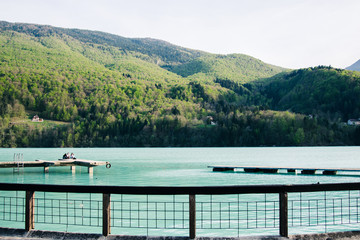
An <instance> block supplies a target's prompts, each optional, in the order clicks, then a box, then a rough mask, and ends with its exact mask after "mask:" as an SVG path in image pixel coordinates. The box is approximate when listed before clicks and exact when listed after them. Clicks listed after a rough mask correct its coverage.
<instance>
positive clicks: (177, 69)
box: [0, 21, 286, 82]
mask: <svg viewBox="0 0 360 240" xmlns="http://www.w3.org/2000/svg"><path fill="white" fill-rule="evenodd" d="M0 31H15V32H20V33H25V34H27V35H29V36H34V37H36V38H41V37H49V36H58V37H64V36H70V37H71V38H74V39H76V40H78V41H80V42H82V43H85V44H96V45H106V46H110V47H114V48H116V49H117V50H120V51H122V52H123V53H124V54H131V53H140V54H141V55H143V56H138V55H136V54H132V55H133V56H135V57H136V58H141V59H142V60H145V61H148V62H150V63H153V64H156V65H158V66H160V67H162V68H164V69H166V70H168V71H171V72H174V73H176V74H179V75H181V76H183V77H189V76H192V79H201V80H203V79H204V78H211V79H212V80H215V79H216V78H227V79H230V80H233V81H236V82H248V81H253V80H256V79H258V78H264V77H271V76H273V75H275V74H277V73H280V72H282V71H285V70H286V69H285V68H281V67H277V66H274V65H270V64H266V63H264V62H262V61H261V60H258V59H256V58H253V57H250V56H247V55H244V54H229V55H221V54H211V53H206V52H203V51H199V50H193V49H188V48H184V47H179V46H176V45H173V44H171V43H168V42H166V41H163V40H157V39H151V38H125V37H121V36H118V35H114V34H109V33H104V32H100V31H90V30H80V29H66V28H58V27H52V26H48V25H37V24H27V23H9V22H4V21H0ZM199 73H201V74H200V75H199Z"/></svg>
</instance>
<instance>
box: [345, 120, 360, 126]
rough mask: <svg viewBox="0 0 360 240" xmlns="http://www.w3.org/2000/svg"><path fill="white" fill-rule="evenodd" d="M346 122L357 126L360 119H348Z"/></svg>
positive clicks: (359, 123)
mask: <svg viewBox="0 0 360 240" xmlns="http://www.w3.org/2000/svg"><path fill="white" fill-rule="evenodd" d="M347 124H348V125H352V126H358V125H360V119H349V120H348V121H347Z"/></svg>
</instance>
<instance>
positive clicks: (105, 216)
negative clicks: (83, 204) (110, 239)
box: [103, 193, 110, 236]
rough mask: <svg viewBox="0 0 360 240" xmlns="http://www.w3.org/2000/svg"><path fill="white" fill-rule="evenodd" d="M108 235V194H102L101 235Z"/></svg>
mask: <svg viewBox="0 0 360 240" xmlns="http://www.w3.org/2000/svg"><path fill="white" fill-rule="evenodd" d="M109 234H110V194H108V193H103V235H104V236H108V235H109Z"/></svg>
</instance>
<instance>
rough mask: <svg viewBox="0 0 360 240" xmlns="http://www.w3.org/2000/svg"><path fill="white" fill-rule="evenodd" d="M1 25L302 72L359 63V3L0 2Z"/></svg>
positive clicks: (184, 0) (246, 0) (202, 0)
mask: <svg viewBox="0 0 360 240" xmlns="http://www.w3.org/2000/svg"><path fill="white" fill-rule="evenodd" d="M0 13H1V14H0V20H3V21H8V22H23V23H37V24H46V25H52V26H56V27H65V28H79V29H89V30H98V31H104V32H108V33H113V34H117V35H120V36H123V37H151V38H156V39H161V40H165V41H168V42H170V43H173V44H176V45H180V46H182V47H187V48H193V49H198V50H203V51H207V52H211V53H221V54H228V53H243V54H247V55H250V56H253V57H256V58H258V59H260V60H262V61H264V62H267V63H270V64H274V65H278V66H282V67H287V68H303V67H310V66H317V65H331V66H333V67H339V68H345V67H347V66H349V65H351V64H353V63H354V62H356V61H357V60H358V59H360V0H0Z"/></svg>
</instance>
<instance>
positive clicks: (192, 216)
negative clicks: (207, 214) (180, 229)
mask: <svg viewBox="0 0 360 240" xmlns="http://www.w3.org/2000/svg"><path fill="white" fill-rule="evenodd" d="M189 231H190V239H195V237H196V201H195V195H193V194H191V195H189Z"/></svg>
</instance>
